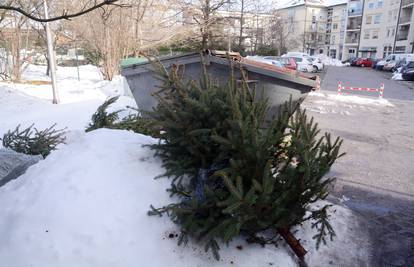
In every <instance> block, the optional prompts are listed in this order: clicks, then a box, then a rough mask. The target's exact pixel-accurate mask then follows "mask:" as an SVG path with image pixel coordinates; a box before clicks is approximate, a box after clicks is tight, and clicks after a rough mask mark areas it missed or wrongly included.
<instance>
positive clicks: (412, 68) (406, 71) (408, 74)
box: [401, 61, 414, 81]
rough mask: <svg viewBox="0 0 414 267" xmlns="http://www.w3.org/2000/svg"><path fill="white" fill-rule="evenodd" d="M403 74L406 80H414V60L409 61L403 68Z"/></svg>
mask: <svg viewBox="0 0 414 267" xmlns="http://www.w3.org/2000/svg"><path fill="white" fill-rule="evenodd" d="M401 76H402V78H403V79H404V80H407V81H414V61H411V62H408V63H407V64H406V65H404V66H403V67H402V68H401Z"/></svg>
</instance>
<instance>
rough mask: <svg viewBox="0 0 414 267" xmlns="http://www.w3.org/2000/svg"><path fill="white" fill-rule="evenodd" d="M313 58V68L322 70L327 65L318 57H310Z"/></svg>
mask: <svg viewBox="0 0 414 267" xmlns="http://www.w3.org/2000/svg"><path fill="white" fill-rule="evenodd" d="M310 58H311V59H312V64H313V68H314V69H315V70H316V71H322V70H323V68H324V67H325V65H324V64H323V62H322V60H321V59H320V58H318V57H310Z"/></svg>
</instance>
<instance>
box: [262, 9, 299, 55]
mask: <svg viewBox="0 0 414 267" xmlns="http://www.w3.org/2000/svg"><path fill="white" fill-rule="evenodd" d="M293 26H294V25H293V23H292V22H291V21H289V19H287V18H283V17H281V16H280V14H279V13H278V12H277V11H274V12H273V14H272V18H271V20H270V23H269V29H268V31H269V33H270V36H269V38H268V41H270V45H271V46H273V47H274V48H275V49H276V54H278V55H282V54H284V53H286V52H287V51H288V50H289V49H290V48H293V47H296V46H297V45H298V41H297V40H295V39H294V38H292V27H293Z"/></svg>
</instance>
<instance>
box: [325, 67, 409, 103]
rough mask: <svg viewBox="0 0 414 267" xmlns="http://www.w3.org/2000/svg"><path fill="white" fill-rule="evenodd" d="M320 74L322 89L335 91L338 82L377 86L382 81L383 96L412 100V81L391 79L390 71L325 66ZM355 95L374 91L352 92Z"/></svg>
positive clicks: (360, 85)
mask: <svg viewBox="0 0 414 267" xmlns="http://www.w3.org/2000/svg"><path fill="white" fill-rule="evenodd" d="M321 76H322V85H321V87H322V89H323V90H327V91H337V90H338V82H339V81H341V82H342V85H343V86H352V87H372V88H378V87H379V86H380V84H381V83H384V86H385V90H384V97H385V98H386V99H395V100H414V82H411V81H396V80H392V79H391V77H392V73H391V72H385V71H377V70H374V69H372V68H361V67H334V66H327V67H326V68H325V70H324V72H323V73H322V74H321ZM352 94H355V95H364V96H373V97H375V96H376V95H375V93H365V92H352Z"/></svg>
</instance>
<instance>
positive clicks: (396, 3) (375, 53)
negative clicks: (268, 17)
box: [279, 0, 414, 60]
mask: <svg viewBox="0 0 414 267" xmlns="http://www.w3.org/2000/svg"><path fill="white" fill-rule="evenodd" d="M413 9H414V0H344V1H341V0H330V1H329V0H327V1H322V0H320V1H317V0H313V1H309V0H308V1H299V0H296V1H293V2H291V3H289V5H288V6H286V7H283V8H280V9H279V12H280V13H281V14H282V16H284V17H285V18H287V19H288V21H289V22H290V23H291V24H292V26H291V28H292V34H295V35H296V36H297V37H296V38H297V39H298V40H302V41H303V42H302V43H301V45H298V46H296V47H294V48H292V49H293V50H299V51H303V52H307V53H310V54H314V53H316V54H325V55H327V56H329V57H332V58H338V59H340V60H345V59H348V58H351V57H370V58H384V57H386V56H387V55H389V54H391V53H414V25H413V24H414V16H413ZM322 29H324V30H322ZM321 40H323V42H321Z"/></svg>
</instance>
